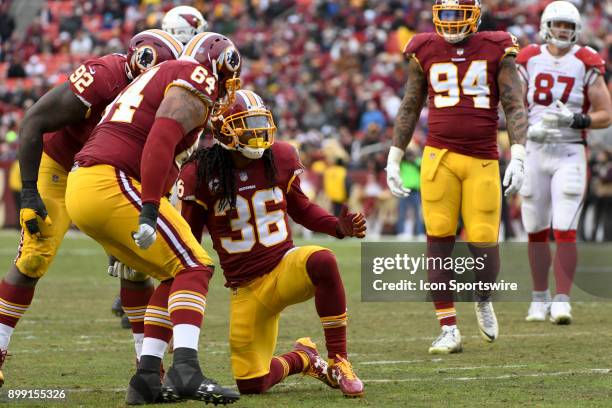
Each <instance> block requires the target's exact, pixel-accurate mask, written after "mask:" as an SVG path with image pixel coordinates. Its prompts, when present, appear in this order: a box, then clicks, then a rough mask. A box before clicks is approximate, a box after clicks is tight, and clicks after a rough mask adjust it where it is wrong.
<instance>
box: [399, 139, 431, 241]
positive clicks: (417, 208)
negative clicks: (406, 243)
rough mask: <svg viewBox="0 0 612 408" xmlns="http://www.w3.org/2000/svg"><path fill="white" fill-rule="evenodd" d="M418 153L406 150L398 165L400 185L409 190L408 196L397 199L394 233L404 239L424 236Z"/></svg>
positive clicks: (419, 157)
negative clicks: (408, 217)
mask: <svg viewBox="0 0 612 408" xmlns="http://www.w3.org/2000/svg"><path fill="white" fill-rule="evenodd" d="M419 153H420V152H415V151H414V150H413V149H408V150H407V151H406V155H405V156H404V160H403V161H402V163H401V165H400V176H401V178H402V184H403V185H404V187H406V188H409V189H410V195H409V196H408V197H405V198H400V199H399V208H398V213H397V223H396V225H395V231H396V233H397V234H398V235H399V236H400V237H402V238H405V239H412V238H414V237H415V236H416V237H419V238H424V235H425V227H424V225H423V216H422V214H421V179H420V177H421V156H420V154H419ZM409 210H410V211H411V213H412V214H411V217H410V219H407V217H406V216H407V215H408V211H409ZM408 227H410V228H408Z"/></svg>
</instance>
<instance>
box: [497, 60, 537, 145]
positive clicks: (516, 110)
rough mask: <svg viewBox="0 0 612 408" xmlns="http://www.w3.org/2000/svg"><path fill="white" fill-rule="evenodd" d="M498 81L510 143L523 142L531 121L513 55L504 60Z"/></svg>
mask: <svg viewBox="0 0 612 408" xmlns="http://www.w3.org/2000/svg"><path fill="white" fill-rule="evenodd" d="M497 81H498V86H499V91H500V99H501V104H502V107H503V108H504V114H505V115H506V127H507V129H508V136H509V138H510V143H511V144H523V143H525V138H526V136H527V128H528V126H529V123H528V116H527V109H526V108H525V104H524V103H523V88H522V85H521V80H520V78H519V75H518V71H517V69H516V65H515V64H514V58H513V57H506V58H504V59H503V60H502V63H501V68H500V71H499V76H498V78H497Z"/></svg>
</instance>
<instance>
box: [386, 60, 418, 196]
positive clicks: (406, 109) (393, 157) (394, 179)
mask: <svg viewBox="0 0 612 408" xmlns="http://www.w3.org/2000/svg"><path fill="white" fill-rule="evenodd" d="M426 97H427V80H426V79H425V74H424V73H423V70H422V69H421V66H420V65H419V63H418V61H417V60H416V58H411V59H410V62H409V63H408V81H407V82H406V90H405V93H404V98H403V99H402V103H401V105H400V107H399V111H398V112H397V116H396V118H395V124H394V125H393V145H392V146H391V149H390V150H389V155H388V156H387V168H386V170H387V186H389V190H390V191H391V193H393V195H395V196H397V197H407V196H408V194H410V190H409V189H407V188H406V187H404V186H403V184H402V180H401V177H400V163H401V162H402V158H403V157H404V152H405V151H406V147H408V143H410V139H412V133H413V132H414V128H415V127H416V124H417V122H418V120H419V116H420V115H421V110H422V109H423V104H424V103H425V98H426Z"/></svg>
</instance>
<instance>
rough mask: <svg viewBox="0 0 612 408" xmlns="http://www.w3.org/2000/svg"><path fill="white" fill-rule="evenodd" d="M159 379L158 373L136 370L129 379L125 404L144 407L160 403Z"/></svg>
mask: <svg viewBox="0 0 612 408" xmlns="http://www.w3.org/2000/svg"><path fill="white" fill-rule="evenodd" d="M161 397H162V394H161V377H160V375H159V371H146V370H137V371H136V374H134V375H133V376H132V378H131V379H130V383H129V385H128V389H127V394H126V396H125V403H126V404H127V405H144V404H153V403H156V402H162V399H161Z"/></svg>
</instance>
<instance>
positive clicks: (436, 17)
mask: <svg viewBox="0 0 612 408" xmlns="http://www.w3.org/2000/svg"><path fill="white" fill-rule="evenodd" d="M480 12H481V2H480V0H436V1H435V2H434V6H433V22H434V25H435V26H436V32H437V33H438V35H440V36H441V37H443V38H444V39H445V40H446V41H448V42H449V43H452V44H455V43H458V42H461V41H463V40H464V39H465V38H467V37H468V36H469V35H470V34H473V33H475V32H476V31H478V26H479V25H480Z"/></svg>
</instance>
